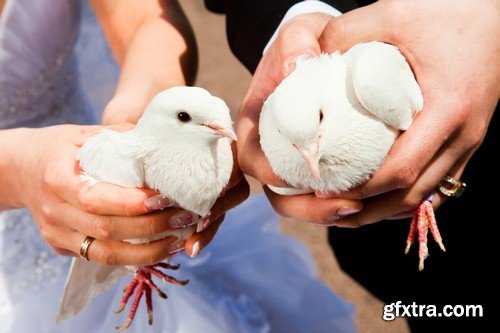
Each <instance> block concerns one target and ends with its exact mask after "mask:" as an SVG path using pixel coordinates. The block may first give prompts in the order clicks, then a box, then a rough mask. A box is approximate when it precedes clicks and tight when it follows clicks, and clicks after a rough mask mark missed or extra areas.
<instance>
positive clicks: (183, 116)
mask: <svg viewBox="0 0 500 333" xmlns="http://www.w3.org/2000/svg"><path fill="white" fill-rule="evenodd" d="M177 119H179V120H180V121H182V122H183V123H187V122H189V121H190V120H191V116H190V115H189V113H187V112H184V111H181V112H179V113H178V114H177Z"/></svg>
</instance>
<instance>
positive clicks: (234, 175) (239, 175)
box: [222, 141, 243, 194]
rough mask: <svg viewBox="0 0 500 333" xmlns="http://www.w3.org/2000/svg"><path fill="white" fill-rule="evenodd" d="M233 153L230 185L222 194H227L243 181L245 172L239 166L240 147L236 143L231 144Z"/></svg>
mask: <svg viewBox="0 0 500 333" xmlns="http://www.w3.org/2000/svg"><path fill="white" fill-rule="evenodd" d="M231 151H232V153H233V170H232V171H231V177H230V178H229V182H228V184H227V185H226V187H225V188H224V190H223V191H222V194H224V193H225V192H227V191H228V190H229V189H231V188H232V187H233V186H236V185H238V184H239V183H240V181H241V180H242V179H243V172H242V171H241V169H240V166H239V164H238V147H237V145H236V142H234V141H233V143H232V144H231Z"/></svg>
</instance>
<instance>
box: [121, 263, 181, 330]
mask: <svg viewBox="0 0 500 333" xmlns="http://www.w3.org/2000/svg"><path fill="white" fill-rule="evenodd" d="M155 267H161V268H166V269H172V270H177V269H179V267H180V266H179V265H170V264H167V263H159V264H156V265H152V266H144V267H142V268H138V269H137V271H136V272H135V276H134V278H133V279H132V281H130V283H129V284H128V285H127V286H126V287H125V289H124V290H123V297H122V300H121V302H120V306H119V307H118V309H116V311H115V314H117V313H120V312H122V311H123V310H124V309H125V306H126V305H127V303H128V301H129V299H130V297H131V296H132V294H134V291H135V296H134V300H133V302H132V306H131V308H130V311H129V313H128V315H127V319H126V320H125V323H124V324H123V325H122V326H119V327H117V328H116V329H117V330H119V331H124V330H126V329H127V328H129V327H130V325H131V324H132V321H133V320H134V317H135V314H136V312H137V308H138V307H139V303H140V301H141V298H142V295H143V294H145V295H146V306H147V309H148V323H149V325H152V324H153V299H152V295H151V294H152V291H154V292H155V293H156V294H158V296H160V297H161V298H165V299H166V298H167V295H166V294H165V293H164V292H163V291H161V290H160V289H159V288H158V287H157V286H156V284H155V283H154V282H153V280H152V278H151V275H155V276H157V277H159V278H160V279H162V280H164V281H166V282H170V283H174V284H180V285H186V284H187V283H188V282H189V280H186V281H180V280H177V279H175V278H174V277H172V276H170V275H167V274H165V273H163V272H161V271H160V270H158V269H157V268H155Z"/></svg>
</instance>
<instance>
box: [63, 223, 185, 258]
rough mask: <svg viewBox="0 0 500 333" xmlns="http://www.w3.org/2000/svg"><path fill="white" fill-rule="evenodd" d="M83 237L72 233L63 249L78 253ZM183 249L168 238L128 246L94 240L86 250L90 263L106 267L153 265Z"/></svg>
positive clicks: (117, 242)
mask: <svg viewBox="0 0 500 333" xmlns="http://www.w3.org/2000/svg"><path fill="white" fill-rule="evenodd" d="M85 237H86V236H85V235H82V234H81V233H79V232H76V231H75V232H72V233H70V235H69V236H68V237H65V239H64V242H63V244H62V245H63V247H64V248H66V249H69V250H70V251H72V252H74V253H80V247H81V244H82V242H83V240H84V239H85ZM183 247H184V242H183V241H179V240H178V239H177V238H175V237H168V238H164V239H161V240H158V241H154V242H151V243H147V244H130V243H127V242H121V241H102V240H99V239H95V240H94V241H93V242H92V243H91V244H90V246H89V248H88V258H89V260H90V261H92V262H95V263H98V264H101V265H107V266H114V265H133V266H139V265H153V264H156V263H158V262H160V261H162V260H163V259H165V258H166V257H168V256H169V255H171V254H172V253H175V252H178V251H179V249H180V248H183Z"/></svg>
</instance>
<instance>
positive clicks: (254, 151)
mask: <svg viewBox="0 0 500 333" xmlns="http://www.w3.org/2000/svg"><path fill="white" fill-rule="evenodd" d="M310 19H311V18H310V17H305V16H304V17H302V18H299V19H298V20H294V21H293V22H290V23H289V24H288V25H286V26H284V27H283V28H282V29H281V30H280V33H279V35H278V38H277V39H276V41H275V42H274V44H273V45H272V47H271V49H270V50H269V51H268V52H267V53H266V54H265V55H264V57H263V59H262V61H261V62H260V63H259V66H258V67H257V70H256V72H255V75H254V78H253V80H252V83H251V84H250V87H249V90H248V94H247V96H246V97H245V100H244V101H243V104H242V106H241V108H240V111H239V112H238V119H239V121H238V151H239V154H238V159H239V164H240V167H241V169H242V170H243V172H244V173H245V174H247V175H250V176H252V177H254V178H257V179H259V180H260V181H261V182H264V183H266V184H271V185H274V186H278V187H289V185H288V184H286V183H285V182H284V181H283V180H281V179H280V178H279V177H278V176H276V175H275V174H274V173H273V172H272V170H271V168H270V166H269V162H268V161H267V158H266V156H265V155H264V152H263V151H262V149H261V147H260V135H259V129H258V127H259V117H260V111H261V109H262V105H263V103H264V100H265V99H266V98H267V97H268V96H269V94H270V93H271V92H272V91H273V90H274V89H275V88H276V86H277V85H278V84H279V83H280V82H281V80H283V78H284V77H285V76H286V75H288V74H289V73H290V71H291V70H292V69H293V67H294V66H295V62H296V59H297V57H299V56H314V55H319V54H320V52H321V49H320V46H319V43H318V37H319V34H320V32H321V31H322V28H323V26H324V23H317V22H320V21H321V22H323V21H322V20H318V21H317V22H316V21H313V22H311V21H310ZM324 22H326V20H324ZM311 24H312V25H313V26H314V27H313V28H311V26H310V25H311ZM318 24H319V26H318Z"/></svg>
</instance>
